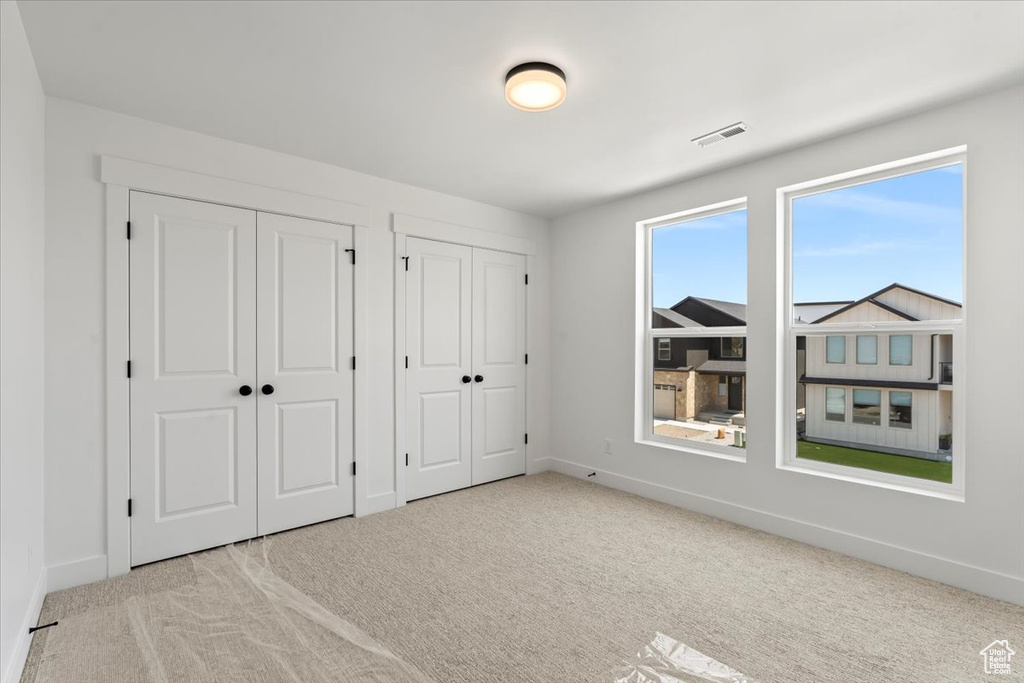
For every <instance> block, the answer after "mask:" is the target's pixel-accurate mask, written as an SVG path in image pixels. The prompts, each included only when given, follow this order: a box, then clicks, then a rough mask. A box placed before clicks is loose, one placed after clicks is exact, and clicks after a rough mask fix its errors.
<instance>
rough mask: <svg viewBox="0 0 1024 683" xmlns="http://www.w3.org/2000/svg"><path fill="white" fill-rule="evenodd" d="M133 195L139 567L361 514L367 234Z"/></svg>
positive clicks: (134, 506) (134, 488)
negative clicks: (358, 294)
mask: <svg viewBox="0 0 1024 683" xmlns="http://www.w3.org/2000/svg"><path fill="white" fill-rule="evenodd" d="M130 201H131V205H130V218H131V239H130V242H129V245H130V246H129V250H130V251H129V254H130V295H129V296H130V315H131V319H130V323H129V332H130V344H129V346H130V356H131V363H130V369H131V375H130V377H131V379H130V392H131V442H130V443H131V501H132V502H131V512H132V518H131V533H132V538H131V547H132V550H131V561H132V564H133V565H138V564H144V563H146V562H152V561H154V560H159V559H163V558H166V557H173V556H175V555H181V554H184V553H188V552H193V551H196V550H202V549H204V548H210V547H214V546H218V545H224V544H226V543H232V542H235V541H238V540H242V539H247V538H252V537H254V536H257V535H263V534H269V533H273V532H275V531H280V530H282V529H287V528H292V527H296V526H302V525H304V524H311V523H313V522H319V521H323V520H325V519H332V518H335V517H342V516H345V515H349V514H352V512H353V493H354V486H353V483H354V473H353V470H352V463H353V461H354V458H353V375H354V361H353V355H352V354H353V316H352V306H353V275H354V252H352V248H353V247H352V239H353V236H352V228H350V227H348V226H341V225H334V224H327V223H320V222H316V221H310V220H303V219H299V218H290V217H285V216H279V215H276V214H267V213H262V212H260V213H257V212H255V211H250V210H245V209H237V208H230V207H225V206H220V205H217V204H209V203H204V202H196V201H189V200H184V199H175V198H170V197H162V196H157V195H151V194H146V193H141V192H132V193H131V200H130Z"/></svg>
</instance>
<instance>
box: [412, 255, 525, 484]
mask: <svg viewBox="0 0 1024 683" xmlns="http://www.w3.org/2000/svg"><path fill="white" fill-rule="evenodd" d="M406 244H407V254H408V274H407V278H406V330H407V339H406V349H407V352H408V359H407V365H408V367H407V369H406V370H405V372H406V445H407V448H408V450H409V455H408V465H407V467H406V490H407V494H406V498H407V500H415V499H417V498H423V497H425V496H431V495H434V494H438V493H443V492H445V491H452V490H454V489H459V488H464V487H467V486H471V485H473V484H480V483H484V482H488V481H493V480H495V479H501V478H504V477H509V476H513V475H516V474H523V473H525V471H526V447H525V444H524V441H525V432H526V428H525V425H526V416H525V408H526V403H525V386H526V368H525V363H526V357H525V347H526V292H525V282H524V275H525V270H526V266H525V257H523V256H520V255H515V254H506V253H502V252H495V251H489V250H486V249H477V248H473V247H467V246H459V245H453V244H446V243H442V242H434V241H431V240H424V239H418V238H412V237H410V238H408V240H407V243H406Z"/></svg>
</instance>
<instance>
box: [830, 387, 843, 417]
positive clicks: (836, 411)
mask: <svg viewBox="0 0 1024 683" xmlns="http://www.w3.org/2000/svg"><path fill="white" fill-rule="evenodd" d="M825 419H826V420H828V421H829V422H846V389H839V388H837V387H825Z"/></svg>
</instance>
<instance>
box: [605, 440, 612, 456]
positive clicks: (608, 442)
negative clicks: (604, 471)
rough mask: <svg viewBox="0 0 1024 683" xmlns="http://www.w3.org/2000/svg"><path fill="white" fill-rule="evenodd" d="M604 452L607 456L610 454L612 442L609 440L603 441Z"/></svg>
mask: <svg viewBox="0 0 1024 683" xmlns="http://www.w3.org/2000/svg"><path fill="white" fill-rule="evenodd" d="M604 452H605V453H607V454H608V455H611V454H612V440H611V439H605V440H604Z"/></svg>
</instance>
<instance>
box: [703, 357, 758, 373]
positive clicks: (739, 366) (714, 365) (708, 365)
mask: <svg viewBox="0 0 1024 683" xmlns="http://www.w3.org/2000/svg"><path fill="white" fill-rule="evenodd" d="M697 372H703V373H705V374H709V375H741V374H745V373H746V372H747V361H745V360H709V361H707V362H705V363H703V364H701V365H698V366H697Z"/></svg>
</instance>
